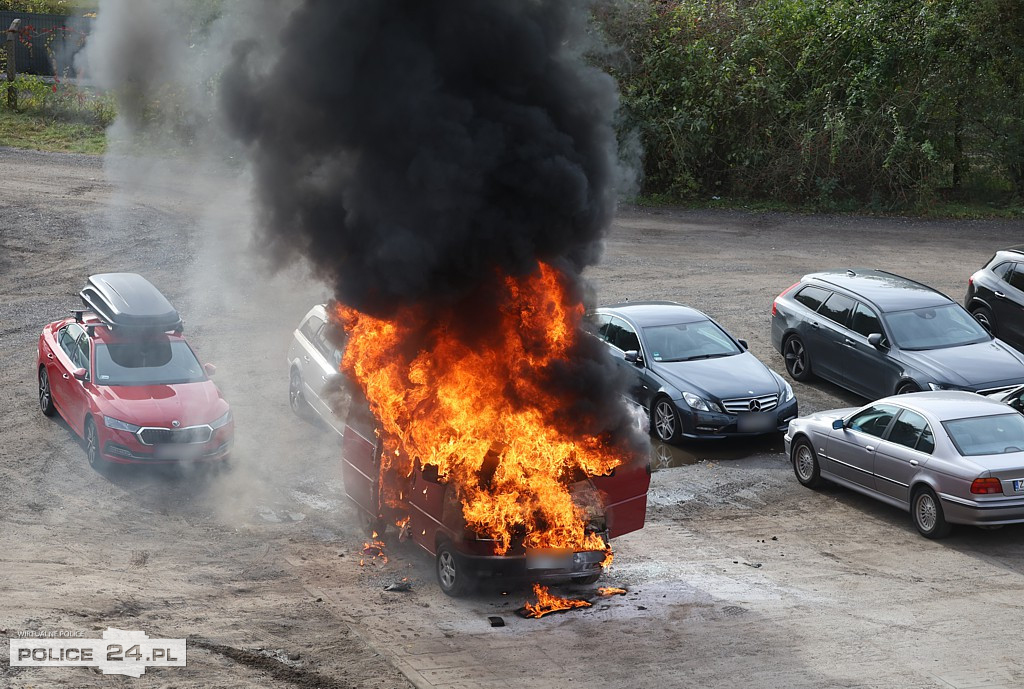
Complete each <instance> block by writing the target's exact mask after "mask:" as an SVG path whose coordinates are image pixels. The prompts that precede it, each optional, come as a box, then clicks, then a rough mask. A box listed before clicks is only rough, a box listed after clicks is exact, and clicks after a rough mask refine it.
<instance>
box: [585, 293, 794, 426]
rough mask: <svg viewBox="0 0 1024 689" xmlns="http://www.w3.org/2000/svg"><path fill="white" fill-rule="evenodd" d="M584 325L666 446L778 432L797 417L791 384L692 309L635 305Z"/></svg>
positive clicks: (597, 314) (594, 315)
mask: <svg viewBox="0 0 1024 689" xmlns="http://www.w3.org/2000/svg"><path fill="white" fill-rule="evenodd" d="M586 320H587V325H588V327H589V329H590V332H591V333H592V334H593V335H595V336H596V337H597V338H598V339H600V340H602V341H604V342H605V343H606V344H607V345H608V348H609V351H610V352H611V353H612V355H613V356H614V357H615V359H616V361H618V363H619V365H620V366H621V367H622V368H623V369H624V370H625V371H626V376H627V377H628V378H629V380H630V391H629V393H630V396H631V397H632V398H633V400H634V401H635V402H636V403H638V404H640V405H641V406H642V407H643V408H644V409H645V410H646V412H647V413H648V414H649V415H650V419H651V429H652V430H653V431H654V433H655V434H656V435H657V436H658V438H660V439H661V440H663V441H665V442H669V443H676V442H679V441H680V440H681V439H682V438H725V437H728V436H739V435H757V434H763V433H778V432H781V431H784V430H786V427H787V426H788V425H789V421H790V419H793V418H796V415H797V402H796V397H795V396H794V395H793V388H792V387H791V386H790V385H789V383H787V382H786V381H785V380H784V379H783V378H782V377H781V376H780V375H779V374H777V373H775V372H774V371H772V370H771V369H770V368H768V367H767V366H765V365H764V364H763V363H761V361H760V360H758V359H757V357H755V356H754V355H753V354H751V353H750V352H748V351H747V343H746V342H744V341H743V340H737V339H735V338H734V337H733V336H732V335H730V334H729V333H728V332H726V331H725V329H724V328H722V326H720V325H718V323H716V322H715V321H713V320H711V319H710V318H708V317H707V316H706V315H705V314H703V313H701V312H700V311H697V310H696V309H691V308H689V307H687V306H683V305H682V304H677V303H675V302H635V303H629V304H616V305H614V306H607V307H603V308H599V309H596V310H595V311H593V312H591V313H589V314H588V315H587V319H586Z"/></svg>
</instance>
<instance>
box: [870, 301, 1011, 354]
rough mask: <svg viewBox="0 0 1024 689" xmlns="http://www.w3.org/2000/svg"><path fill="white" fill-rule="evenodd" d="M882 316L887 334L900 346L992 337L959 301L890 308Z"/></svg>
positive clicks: (945, 344)
mask: <svg viewBox="0 0 1024 689" xmlns="http://www.w3.org/2000/svg"><path fill="white" fill-rule="evenodd" d="M884 319H885V324H886V325H887V326H888V328H889V335H890V336H891V337H892V339H893V341H895V343H896V344H897V345H898V346H899V347H901V348H902V349H911V350H921V349H936V348H939V347H959V346H961V345H965V344H974V343H977V342H987V341H989V340H991V339H992V336H991V335H989V334H988V331H986V330H985V329H984V328H982V327H981V325H979V324H978V321H976V320H974V316H972V315H971V314H969V313H967V311H966V310H964V308H963V307H962V306H960V305H959V304H947V305H945V306H934V307H932V306H929V307H927V308H923V309H910V310H909V311H894V312H890V313H887V314H885V316H884Z"/></svg>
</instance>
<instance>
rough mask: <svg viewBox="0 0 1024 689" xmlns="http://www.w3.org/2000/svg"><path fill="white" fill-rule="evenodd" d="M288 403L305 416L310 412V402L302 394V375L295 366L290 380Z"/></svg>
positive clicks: (301, 415)
mask: <svg viewBox="0 0 1024 689" xmlns="http://www.w3.org/2000/svg"><path fill="white" fill-rule="evenodd" d="M288 404H289V405H290V406H291V408H292V411H293V412H295V413H296V415H298V416H300V417H302V418H305V417H306V415H307V413H308V412H309V403H308V402H306V396H305V395H303V394H302V375H301V374H300V373H299V371H298V369H295V368H293V369H292V372H291V375H290V376H289V381H288Z"/></svg>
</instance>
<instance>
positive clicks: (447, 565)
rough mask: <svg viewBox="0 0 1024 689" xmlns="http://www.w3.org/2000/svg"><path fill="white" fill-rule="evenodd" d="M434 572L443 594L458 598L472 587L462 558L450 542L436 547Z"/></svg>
mask: <svg viewBox="0 0 1024 689" xmlns="http://www.w3.org/2000/svg"><path fill="white" fill-rule="evenodd" d="M434 572H435V573H436V574H437V583H438V585H439V586H440V587H441V591H442V592H443V593H444V594H445V595H448V596H451V597H452V598H459V597H461V596H464V595H466V594H467V593H469V591H470V590H471V589H472V582H471V581H470V580H469V576H468V575H467V574H466V572H465V566H464V565H463V563H462V559H461V558H460V557H459V554H458V553H457V552H455V550H454V549H453V548H452V547H451V544H450V543H447V542H446V543H442V544H441V545H439V546H438V547H437V560H436V563H435V566H434Z"/></svg>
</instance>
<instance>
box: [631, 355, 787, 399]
mask: <svg viewBox="0 0 1024 689" xmlns="http://www.w3.org/2000/svg"><path fill="white" fill-rule="evenodd" d="M651 368H652V370H653V371H654V372H655V373H657V374H658V375H660V376H661V377H662V378H664V379H665V380H666V382H668V383H669V384H670V385H672V386H673V387H675V388H677V389H678V390H679V391H686V392H692V393H694V394H697V395H701V396H702V397H713V398H715V399H719V400H722V399H733V398H736V397H753V396H757V395H773V394H779V395H781V394H782V390H781V389H780V386H779V382H778V380H777V379H776V378H775V376H774V375H773V374H772V372H771V371H770V370H769V369H768V367H767V366H765V365H764V364H762V363H761V362H760V361H759V360H758V359H757V357H755V356H754V355H753V354H751V353H750V352H743V353H742V354H736V355H735V356H724V357H721V358H718V359H697V360H695V361H672V362H659V361H655V362H653V364H652V366H651Z"/></svg>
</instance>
